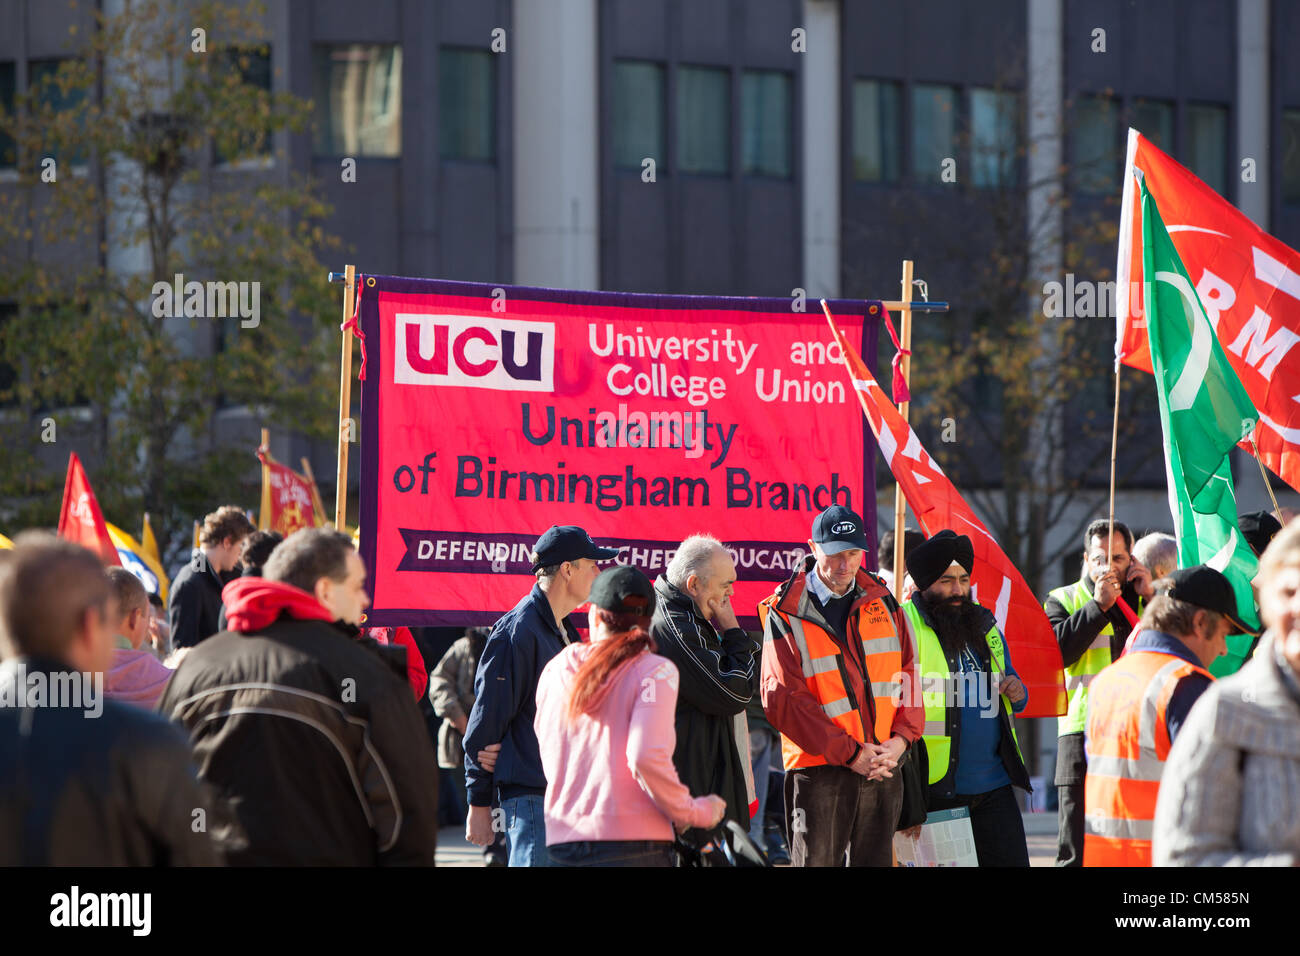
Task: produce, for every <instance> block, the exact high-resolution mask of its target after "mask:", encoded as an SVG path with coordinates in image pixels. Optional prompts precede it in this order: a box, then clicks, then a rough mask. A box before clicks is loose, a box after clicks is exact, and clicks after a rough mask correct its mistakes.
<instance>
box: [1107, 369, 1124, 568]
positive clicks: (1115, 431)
mask: <svg viewBox="0 0 1300 956" xmlns="http://www.w3.org/2000/svg"><path fill="white" fill-rule="evenodd" d="M1119 370H1120V363H1119V362H1116V363H1115V417H1114V421H1113V422H1112V424H1111V427H1110V512H1109V517H1108V518H1107V522H1106V567H1107V568H1109V567H1110V566H1111V556H1112V548H1111V542H1112V541H1114V539H1115V452H1116V449H1117V448H1118V447H1119ZM1121 583H1123V582H1121Z"/></svg>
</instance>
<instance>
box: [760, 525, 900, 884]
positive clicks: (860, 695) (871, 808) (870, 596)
mask: <svg viewBox="0 0 1300 956" xmlns="http://www.w3.org/2000/svg"><path fill="white" fill-rule="evenodd" d="M808 544H809V545H810V546H811V548H812V551H813V553H812V556H811V557H808V558H805V559H804V563H803V565H802V566H801V567H800V568H798V569H797V570H796V571H795V572H794V574H793V575H791V577H790V579H789V580H787V581H786V582H785V583H784V584H782V585H781V586H780V587H779V588H778V589H777V590H776V593H775V594H773V595H772V596H771V597H769V598H767V599H766V600H765V601H763V603H762V604H760V605H759V607H758V614H759V618H760V619H761V620H762V622H763V672H762V681H761V687H762V698H763V709H764V712H765V713H766V714H767V718H768V721H769V722H770V723H771V724H772V726H773V727H774V728H776V730H777V731H778V732H779V733H780V734H781V756H782V760H783V762H784V764H785V771H786V773H785V818H786V832H787V836H788V838H789V842H790V857H791V862H792V863H793V864H794V865H795V866H843V865H845V863H846V862H847V864H848V865H849V866H889V865H890V864H891V862H892V858H893V857H892V847H893V839H894V829H895V826H896V825H897V823H898V819H899V814H900V812H901V810H902V801H903V782H902V776H901V774H899V773H897V772H895V768H896V767H897V766H898V761H899V760H900V759H901V758H902V756H903V754H904V753H905V752H906V751H907V749H908V747H910V746H911V744H912V743H913V742H914V741H916V740H917V739H918V738H920V736H921V731H922V725H923V724H924V721H925V716H924V711H923V709H922V707H921V706H920V705H919V703H918V704H915V705H913V704H911V703H910V702H909V700H908V699H904V698H903V695H902V693H901V690H902V687H903V684H904V683H907V684H909V685H910V683H911V681H912V680H913V679H914V675H915V669H916V660H915V659H916V651H915V648H914V647H913V646H912V642H911V640H910V638H909V637H908V632H907V624H906V622H905V621H904V619H903V615H902V612H901V611H900V610H899V607H898V603H897V602H896V601H895V600H894V597H893V595H892V594H890V592H889V589H888V588H887V587H886V586H885V583H884V582H883V581H881V580H880V578H878V577H876V576H875V575H874V574H871V573H870V572H868V571H865V570H863V569H862V559H863V556H864V555H865V554H866V551H867V549H868V547H869V546H870V545H869V543H868V542H867V538H866V534H865V532H864V531H863V527H862V519H861V518H859V517H858V516H857V515H856V514H855V513H854V512H853V511H852V510H850V509H849V508H846V507H843V506H840V505H832V506H831V507H829V508H827V509H826V510H825V511H823V512H822V513H821V514H819V515H818V516H817V518H816V520H814V522H813V528H812V540H810V541H809V542H808Z"/></svg>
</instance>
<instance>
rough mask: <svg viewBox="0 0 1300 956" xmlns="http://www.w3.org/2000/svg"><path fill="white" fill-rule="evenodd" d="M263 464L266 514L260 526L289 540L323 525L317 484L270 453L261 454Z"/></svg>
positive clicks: (262, 517) (264, 507)
mask: <svg viewBox="0 0 1300 956" xmlns="http://www.w3.org/2000/svg"><path fill="white" fill-rule="evenodd" d="M257 457H258V459H259V460H260V461H261V462H262V514H261V516H260V519H259V522H258V527H259V528H262V529H264V530H270V531H278V532H280V533H281V534H282V535H284V536H285V537H286V538H287V537H289V535H291V534H293V533H294V532H295V531H297V530H298V529H299V528H314V527H316V526H317V525H319V524H321V521H320V520H319V519H320V515H319V514H318V513H317V511H316V506H315V504H314V502H315V500H316V499H317V498H318V497H319V496H318V495H316V496H313V493H312V492H313V490H314V484H313V483H312V482H309V481H308V480H307V479H306V478H304V477H303V476H302V475H300V474H298V473H297V472H296V471H294V470H293V469H292V468H289V467H288V466H286V465H282V464H280V463H279V462H277V461H276V460H275V459H274V458H272V457H271V455H270V453H269V452H265V451H262V450H261V449H259V450H258V452H257Z"/></svg>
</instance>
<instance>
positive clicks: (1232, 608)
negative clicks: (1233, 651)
mask: <svg viewBox="0 0 1300 956" xmlns="http://www.w3.org/2000/svg"><path fill="white" fill-rule="evenodd" d="M1169 580H1170V581H1172V582H1173V584H1172V586H1171V587H1170V588H1169V589H1168V590H1167V591H1163V592H1161V593H1163V594H1167V595H1169V597H1171V598H1174V599H1175V600H1177V601H1182V602H1183V603H1185V604H1191V605H1193V606H1194V607H1199V608H1204V609H1205V610H1207V611H1216V612H1218V613H1219V614H1222V615H1223V616H1224V617H1226V618H1227V619H1228V620H1229V621H1231V622H1232V624H1233V626H1234V627H1235V628H1236V629H1237V631H1238V632H1240V633H1242V634H1258V633H1259V632H1258V631H1256V630H1255V629H1253V628H1249V627H1247V626H1246V625H1245V624H1244V623H1242V620H1241V617H1240V615H1239V614H1238V613H1237V595H1236V594H1235V593H1234V592H1233V590H1232V584H1231V583H1230V582H1229V581H1228V579H1227V578H1225V577H1224V576H1223V575H1222V574H1221V573H1220V572H1218V571H1216V570H1215V569H1214V568H1212V567H1209V566H1208V565H1204V564H1198V565H1196V566H1195V567H1192V568H1179V569H1178V570H1177V571H1175V572H1173V573H1172V574H1170V575H1169Z"/></svg>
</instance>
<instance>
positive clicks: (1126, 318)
mask: <svg viewBox="0 0 1300 956" xmlns="http://www.w3.org/2000/svg"><path fill="white" fill-rule="evenodd" d="M1135 169H1136V170H1139V171H1140V172H1141V174H1142V176H1143V177H1144V178H1145V180H1146V184H1147V188H1148V189H1149V190H1150V191H1151V196H1152V198H1154V199H1155V201H1156V205H1157V206H1158V207H1159V208H1160V214H1161V216H1162V217H1163V218H1164V220H1165V225H1166V227H1167V228H1168V230H1169V238H1170V239H1172V240H1173V242H1174V246H1175V248H1177V250H1178V256H1179V258H1181V259H1182V260H1183V265H1184V266H1185V267H1186V268H1187V275H1188V278H1189V279H1191V281H1192V283H1193V285H1195V287H1196V293H1197V297H1198V298H1199V299H1200V302H1201V305H1202V307H1203V308H1204V309H1205V314H1206V317H1207V318H1208V319H1209V320H1210V325H1212V326H1213V327H1214V330H1215V333H1216V334H1217V335H1218V337H1219V341H1220V342H1222V343H1223V348H1224V352H1225V353H1226V354H1227V357H1228V362H1229V363H1230V364H1231V365H1232V368H1233V370H1234V371H1235V372H1236V373H1237V375H1238V377H1239V378H1240V379H1241V383H1242V384H1243V385H1244V386H1245V387H1246V393H1247V394H1248V395H1249V396H1250V400H1251V401H1252V402H1253V403H1254V405H1255V408H1257V409H1258V410H1259V412H1260V418H1259V425H1258V426H1257V427H1256V429H1255V440H1256V442H1258V444H1259V451H1260V457H1261V458H1262V459H1263V462H1264V464H1265V465H1266V466H1267V467H1268V468H1269V469H1270V470H1272V471H1273V472H1274V473H1275V474H1277V475H1278V476H1279V477H1281V478H1282V479H1283V480H1284V481H1286V482H1287V483H1288V484H1289V485H1291V487H1293V488H1296V489H1300V362H1297V361H1295V360H1288V356H1289V354H1290V352H1291V350H1292V349H1293V348H1294V347H1295V346H1296V344H1297V343H1300V253H1297V252H1296V251H1295V250H1294V249H1291V248H1290V247H1289V246H1286V245H1284V244H1283V243H1281V242H1279V241H1278V240H1277V239H1274V238H1273V237H1272V236H1270V235H1269V234H1268V233H1266V232H1264V231H1263V230H1262V229H1260V228H1259V227H1258V226H1256V225H1255V224H1254V223H1253V222H1251V221H1250V220H1249V219H1247V218H1246V216H1245V215H1244V214H1243V213H1241V212H1240V211H1239V210H1238V209H1236V208H1235V207H1234V206H1233V205H1232V204H1231V203H1229V202H1228V201H1227V200H1225V199H1224V198H1223V197H1221V196H1220V195H1219V194H1218V193H1216V192H1215V191H1214V190H1213V189H1211V188H1210V187H1209V186H1207V185H1205V183H1203V182H1201V181H1200V180H1199V179H1197V178H1196V176H1194V175H1193V174H1192V173H1191V172H1190V171H1189V170H1187V169H1186V168H1184V167H1183V166H1180V165H1179V164H1178V163H1177V162H1175V161H1174V160H1173V159H1172V158H1171V157H1170V156H1168V155H1167V154H1165V153H1163V152H1161V151H1160V150H1159V149H1157V148H1156V147H1155V146H1153V145H1152V144H1151V143H1150V142H1148V141H1147V140H1146V139H1144V138H1143V137H1142V135H1141V134H1140V133H1139V132H1138V131H1137V130H1132V129H1131V130H1129V145H1128V164H1127V167H1126V168H1125V176H1124V202H1123V206H1122V209H1121V218H1120V235H1119V261H1118V266H1117V270H1116V280H1117V281H1116V297H1115V303H1116V315H1117V324H1118V328H1117V337H1118V343H1117V350H1118V354H1119V357H1120V360H1121V361H1122V362H1123V363H1124V364H1125V365H1129V366H1132V367H1133V368H1138V369H1142V370H1143V371H1145V372H1150V371H1151V353H1150V350H1149V348H1148V345H1147V330H1146V325H1145V323H1144V321H1143V316H1144V311H1143V296H1142V213H1141V203H1140V202H1139V201H1138V198H1137V194H1136V189H1137V183H1136V181H1135V179H1134V176H1133V171H1134V170H1135ZM1241 444H1242V447H1243V448H1246V449H1250V442H1249V440H1245V441H1243V442H1242V443H1241Z"/></svg>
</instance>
